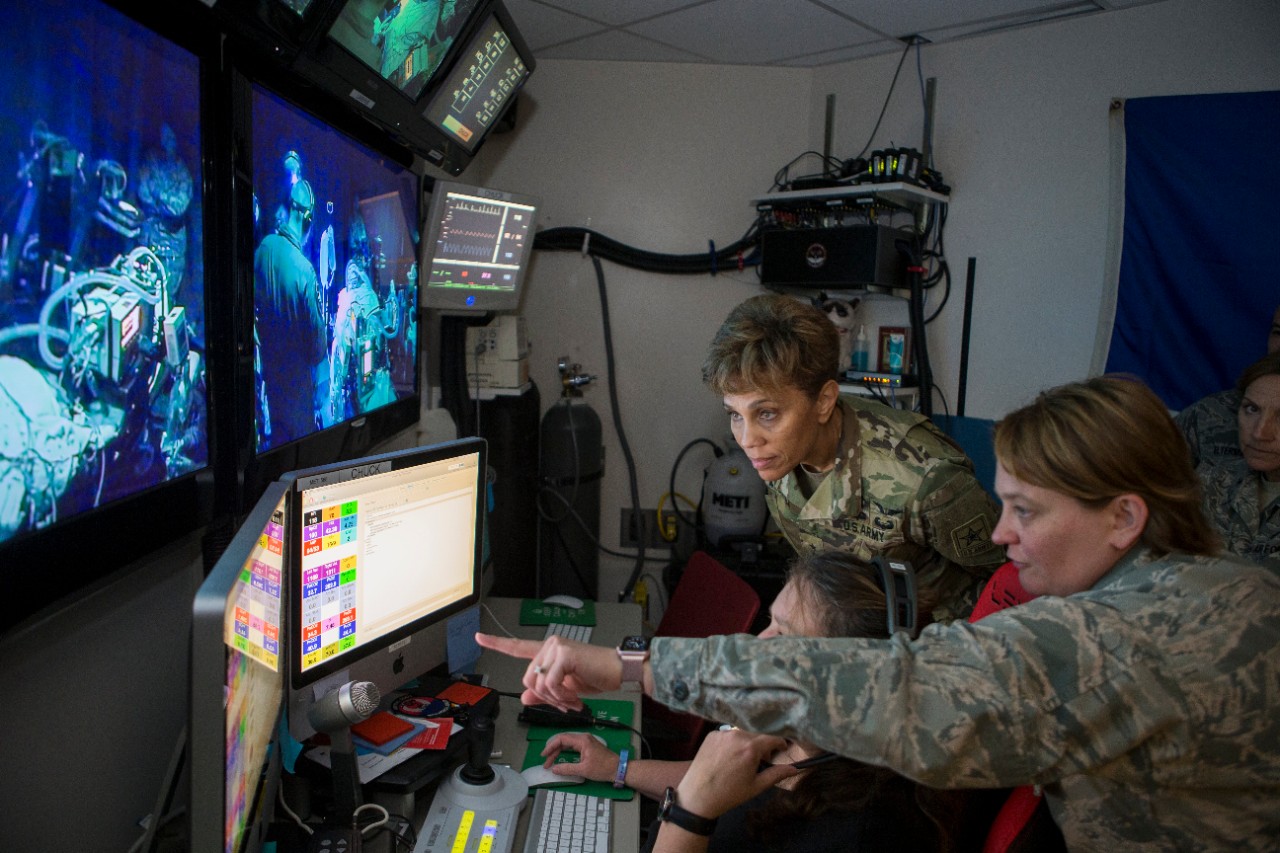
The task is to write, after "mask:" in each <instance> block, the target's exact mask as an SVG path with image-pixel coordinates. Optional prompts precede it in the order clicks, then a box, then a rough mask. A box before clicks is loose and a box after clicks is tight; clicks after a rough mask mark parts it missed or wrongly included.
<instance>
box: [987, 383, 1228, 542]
mask: <svg viewBox="0 0 1280 853" xmlns="http://www.w3.org/2000/svg"><path fill="white" fill-rule="evenodd" d="M995 451H996V458H997V459H998V460H999V462H1000V465H1001V466H1003V468H1004V469H1005V470H1006V471H1008V472H1009V473H1010V474H1012V475H1013V476H1015V477H1017V478H1018V479H1019V480H1021V481H1023V482H1024V483H1030V484H1031V485H1033V486H1039V487H1041V488H1044V489H1051V490H1053V491H1055V492H1060V493H1062V494H1064V495H1067V496H1069V497H1073V498H1075V499H1076V500H1078V501H1080V502H1081V503H1084V504H1086V505H1090V506H1101V505H1103V504H1105V503H1107V502H1108V501H1110V500H1111V499H1112V498H1114V497H1116V496H1118V495H1122V494H1136V495H1139V496H1140V497H1141V498H1142V499H1143V500H1144V501H1145V502H1146V504H1147V512H1148V518H1147V524H1146V527H1145V528H1144V530H1143V532H1142V538H1141V542H1142V544H1143V545H1144V546H1146V547H1147V548H1150V549H1151V550H1152V551H1154V552H1155V553H1156V554H1159V555H1163V554H1167V553H1169V552H1173V551H1178V552H1183V553H1188V554H1212V553H1214V552H1215V551H1216V550H1217V549H1218V544H1219V539H1218V534H1217V533H1215V532H1214V530H1213V528H1212V527H1211V526H1210V525H1209V522H1208V520H1207V519H1206V518H1205V516H1204V511H1203V509H1202V508H1201V498H1200V483H1199V481H1198V480H1197V478H1196V474H1195V470H1194V469H1193V468H1192V467H1191V454H1190V451H1189V450H1188V449H1187V445H1186V441H1185V439H1184V438H1183V436H1182V433H1181V431H1179V429H1178V427H1177V426H1175V425H1174V423H1173V419H1172V418H1171V417H1169V412H1168V410H1167V409H1166V408H1165V405H1164V403H1163V402H1161V401H1160V398H1159V397H1157V396H1156V395H1155V394H1154V393H1153V392H1152V391H1151V389H1150V388H1148V387H1147V386H1146V385H1144V384H1142V382H1141V381H1139V380H1137V379H1135V378H1132V377H1123V376H1100V377H1095V378H1093V379H1088V380H1085V381H1083V382H1073V383H1070V384H1067V385H1062V386H1059V387H1057V388H1053V389H1050V390H1048V391H1044V392H1042V393H1041V394H1040V395H1039V396H1038V397H1037V398H1036V400H1035V402H1033V403H1031V404H1030V405H1028V406H1024V407H1023V408H1021V409H1018V410H1017V411H1016V412H1013V413H1011V414H1009V415H1008V416H1006V417H1005V418H1004V419H1003V420H1001V421H1000V422H999V423H997V424H996V430H995Z"/></svg>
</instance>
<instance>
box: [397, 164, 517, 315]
mask: <svg viewBox="0 0 1280 853" xmlns="http://www.w3.org/2000/svg"><path fill="white" fill-rule="evenodd" d="M537 213H538V200H537V199H535V198H534V197H533V196H528V195H520V194H517V193H511V192H506V191H504V190H495V189H490V188H487V187H471V186H467V185H465V184H458V183H453V182H451V181H436V185H435V190H434V191H433V192H432V195H431V208H430V212H429V213H428V215H427V228H428V229H429V230H428V232H427V239H426V241H425V245H424V246H423V254H424V256H425V261H424V263H423V269H425V270H426V276H425V282H424V285H423V291H422V299H423V302H422V304H423V307H425V308H436V309H441V310H445V311H454V312H457V311H462V312H469V313H470V312H487V311H514V310H516V309H517V308H518V307H519V305H520V291H521V288H522V286H523V284H524V279H525V274H526V273H527V272H528V269H529V260H530V257H531V256H532V254H533V233H534V220H535V218H536V216H537Z"/></svg>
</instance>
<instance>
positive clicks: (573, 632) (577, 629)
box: [542, 622, 591, 643]
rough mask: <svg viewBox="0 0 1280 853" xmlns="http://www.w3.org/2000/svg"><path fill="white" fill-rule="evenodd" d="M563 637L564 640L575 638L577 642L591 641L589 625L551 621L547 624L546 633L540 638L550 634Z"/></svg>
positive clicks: (545, 637)
mask: <svg viewBox="0 0 1280 853" xmlns="http://www.w3.org/2000/svg"><path fill="white" fill-rule="evenodd" d="M553 635H554V636H557V637H564V638H565V639H566V640H577V641H578V642H579V643H589V642H591V626H590V625H566V624H564V623H563V622H552V623H551V624H550V625H548V626H547V633H546V634H544V635H543V637H542V639H544V640H545V639H547V637H550V636H553Z"/></svg>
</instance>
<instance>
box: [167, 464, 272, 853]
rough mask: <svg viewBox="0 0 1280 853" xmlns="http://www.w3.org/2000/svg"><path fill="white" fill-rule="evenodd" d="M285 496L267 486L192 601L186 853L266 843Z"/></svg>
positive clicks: (250, 849) (237, 852)
mask: <svg viewBox="0 0 1280 853" xmlns="http://www.w3.org/2000/svg"><path fill="white" fill-rule="evenodd" d="M288 492H289V483H287V482H284V481H281V482H277V483H272V484H271V485H270V486H268V487H267V489H266V491H265V492H263V495H262V497H261V498H260V499H259V501H258V503H257V504H256V505H255V506H254V507H253V508H252V509H251V510H250V511H249V513H248V514H247V515H246V516H245V518H244V521H243V523H242V524H241V526H240V528H239V530H238V532H237V533H236V534H235V536H234V537H233V538H232V540H231V542H230V544H229V545H228V546H227V549H226V550H225V551H224V552H223V553H222V556H221V557H220V558H219V559H218V562H217V563H215V564H214V566H213V569H212V570H211V571H210V572H209V574H208V576H207V577H206V578H205V580H204V582H203V583H202V584H201V585H200V588H199V590H198V591H197V592H196V595H195V599H194V601H193V603H192V609H191V704H190V715H189V728H188V732H189V739H188V745H189V755H190V762H191V771H190V776H189V781H190V793H191V797H190V802H189V808H190V821H189V827H190V831H189V835H188V841H189V843H188V845H187V849H188V850H190V851H191V853H256V852H257V851H259V850H261V849H263V845H264V842H265V841H266V837H267V829H268V825H269V823H270V817H271V815H272V813H273V805H274V800H275V792H276V790H277V787H278V785H279V784H280V752H279V750H278V749H276V748H275V747H274V741H275V739H276V732H277V729H278V725H279V721H280V711H281V708H283V707H284V670H285V664H284V653H283V649H282V648H281V641H282V639H283V636H284V631H283V626H284V616H285V612H284V594H283V589H284V588H283V573H284V548H285V543H286V541H287V539H288V523H289V520H288V512H287V510H288V502H287V498H288Z"/></svg>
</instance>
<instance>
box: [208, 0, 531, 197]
mask: <svg viewBox="0 0 1280 853" xmlns="http://www.w3.org/2000/svg"><path fill="white" fill-rule="evenodd" d="M215 9H216V10H220V11H221V14H222V19H223V20H224V21H225V22H226V23H227V25H228V28H229V30H230V32H229V35H230V36H231V38H232V39H233V41H235V42H236V43H237V44H239V45H241V46H242V47H246V48H248V49H249V50H250V51H251V52H252V53H253V54H254V55H256V57H257V58H259V59H262V60H267V61H268V62H270V63H274V64H275V65H277V66H279V67H283V68H285V69H287V73H288V74H289V75H291V76H293V77H295V78H296V79H297V80H298V81H301V82H303V83H305V84H306V85H308V86H310V87H312V88H314V89H315V90H317V91H319V92H321V93H323V95H324V96H325V97H327V98H329V99H330V100H332V101H333V102H335V103H337V104H340V105H341V106H342V108H343V109H346V110H352V111H354V112H355V113H357V114H359V115H361V116H363V117H364V118H365V119H368V120H369V121H371V122H373V123H374V124H375V125H377V126H378V127H379V128H380V129H381V130H382V131H383V132H384V133H386V134H387V135H388V137H389V138H390V139H391V140H392V141H394V142H395V143H396V144H399V145H402V146H404V147H405V148H407V149H409V150H410V151H412V152H414V153H415V154H417V155H419V156H421V157H422V158H423V159H424V160H426V161H427V162H429V163H431V164H432V165H434V166H436V167H438V168H440V169H442V170H444V171H447V172H449V173H451V174H454V175H457V174H460V173H461V172H462V170H463V169H465V168H466V166H467V165H468V164H469V163H470V162H471V159H472V158H473V157H474V156H475V154H476V152H477V150H478V149H479V148H480V146H481V144H482V143H483V142H484V140H485V138H486V137H487V136H488V135H489V133H490V132H492V130H493V129H494V127H495V126H496V125H497V124H498V121H499V119H500V118H501V117H502V115H503V114H504V113H505V112H506V111H507V110H509V109H510V108H511V104H512V103H513V102H514V100H515V96H516V94H517V92H518V91H519V89H520V87H521V86H523V85H524V82H525V80H527V79H528V77H529V74H530V73H531V72H532V71H533V68H534V59H533V54H532V53H531V52H530V51H529V48H528V45H526V44H525V42H524V40H523V38H521V36H520V33H519V30H518V29H517V28H516V25H515V21H514V20H513V19H512V18H511V15H510V14H509V13H508V12H507V10H506V8H505V7H504V6H503V5H502V3H501V2H498V0H449V1H448V2H441V1H440V0H399V2H396V0H386V2H380V1H379V0H219V1H218V3H217V5H216V6H215Z"/></svg>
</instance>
